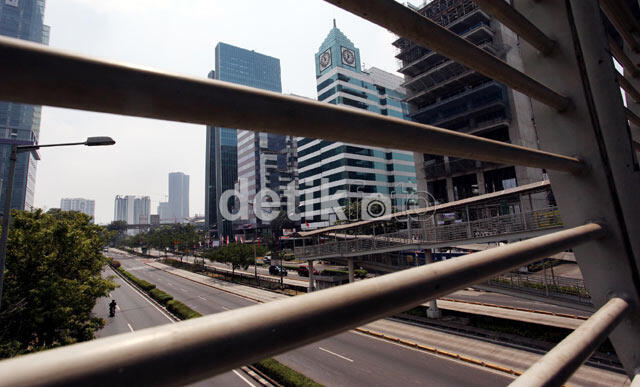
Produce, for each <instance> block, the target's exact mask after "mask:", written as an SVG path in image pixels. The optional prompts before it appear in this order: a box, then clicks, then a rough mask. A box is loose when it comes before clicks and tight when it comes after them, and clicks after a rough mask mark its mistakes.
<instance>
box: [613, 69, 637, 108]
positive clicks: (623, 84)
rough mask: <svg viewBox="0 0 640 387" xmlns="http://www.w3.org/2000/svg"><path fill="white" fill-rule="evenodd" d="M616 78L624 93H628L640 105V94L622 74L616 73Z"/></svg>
mask: <svg viewBox="0 0 640 387" xmlns="http://www.w3.org/2000/svg"><path fill="white" fill-rule="evenodd" d="M616 77H617V78H618V84H619V85H620V87H622V89H623V90H624V91H626V92H627V93H628V94H629V95H630V96H631V98H633V100H634V101H636V103H640V92H639V91H638V90H636V88H635V87H633V85H632V84H631V82H629V81H628V80H627V78H625V77H624V76H623V75H622V74H620V73H619V72H617V71H616Z"/></svg>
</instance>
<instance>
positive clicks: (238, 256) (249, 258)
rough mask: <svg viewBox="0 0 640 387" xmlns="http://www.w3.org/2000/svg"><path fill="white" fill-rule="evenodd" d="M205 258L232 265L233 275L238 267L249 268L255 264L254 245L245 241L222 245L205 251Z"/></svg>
mask: <svg viewBox="0 0 640 387" xmlns="http://www.w3.org/2000/svg"><path fill="white" fill-rule="evenodd" d="M204 256H205V258H207V259H209V260H210V261H216V262H220V263H226V264H230V265H231V276H232V277H233V275H234V274H235V271H236V269H238V268H241V267H242V268H244V269H247V268H248V267H249V265H253V264H255V260H254V259H253V246H252V245H250V244H244V243H232V244H230V245H226V246H221V247H218V248H215V249H213V250H209V251H207V252H206V253H204Z"/></svg>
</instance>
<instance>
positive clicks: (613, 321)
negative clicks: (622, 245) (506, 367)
mask: <svg viewBox="0 0 640 387" xmlns="http://www.w3.org/2000/svg"><path fill="white" fill-rule="evenodd" d="M629 309H630V305H629V303H628V302H627V301H626V300H624V299H622V298H619V297H614V298H611V299H610V300H609V301H608V302H607V303H606V304H605V305H603V306H602V308H600V309H599V310H598V311H597V312H596V313H594V314H593V315H592V316H591V317H590V318H589V319H588V320H587V321H585V322H584V323H583V324H582V325H580V326H579V327H578V328H577V329H576V330H575V331H573V332H572V333H571V334H570V335H569V336H567V337H566V338H565V339H564V340H562V341H561V342H560V343H558V345H556V346H555V347H554V348H553V349H552V350H551V351H549V352H548V353H547V354H546V355H544V356H543V357H542V358H541V359H540V360H538V361H537V362H536V363H535V364H534V365H532V366H531V367H530V368H529V369H528V370H527V371H525V372H524V373H523V374H522V375H521V376H520V377H519V378H518V379H516V380H515V381H514V382H513V383H511V384H510V386H512V387H518V386H560V385H562V384H563V383H564V382H566V381H567V379H569V377H570V376H571V375H572V374H573V373H574V372H575V371H576V370H577V369H578V367H580V365H581V364H582V363H584V361H585V360H587V359H588V358H589V356H590V355H591V353H593V351H594V350H595V349H596V348H597V347H598V345H600V344H601V343H602V342H603V341H604V340H605V339H606V338H607V336H609V333H611V331H613V329H614V328H615V327H616V326H617V325H618V324H619V323H620V321H622V319H623V318H624V316H625V315H626V314H627V313H628V312H629Z"/></svg>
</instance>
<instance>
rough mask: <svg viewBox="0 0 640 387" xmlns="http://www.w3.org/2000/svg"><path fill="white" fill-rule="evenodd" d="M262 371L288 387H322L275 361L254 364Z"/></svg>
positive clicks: (269, 360)
mask: <svg viewBox="0 0 640 387" xmlns="http://www.w3.org/2000/svg"><path fill="white" fill-rule="evenodd" d="M254 366H255V367H256V368H257V369H259V370H260V371H262V372H264V373H265V374H267V376H269V377H270V378H272V379H274V380H275V381H276V382H278V383H280V384H282V385H283V386H286V387H295V386H303V387H320V386H322V385H321V384H319V383H316V382H314V381H313V380H311V379H309V378H308V377H306V376H304V375H303V374H301V373H299V372H297V371H295V370H292V369H291V368H289V367H287V366H285V365H284V364H282V363H280V362H279V361H277V360H275V359H266V360H263V361H261V362H258V363H256V364H254Z"/></svg>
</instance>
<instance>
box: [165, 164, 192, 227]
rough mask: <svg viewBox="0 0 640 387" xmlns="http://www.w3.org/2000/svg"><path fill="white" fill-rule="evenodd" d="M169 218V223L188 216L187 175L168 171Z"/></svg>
mask: <svg viewBox="0 0 640 387" xmlns="http://www.w3.org/2000/svg"><path fill="white" fill-rule="evenodd" d="M168 203H169V210H170V211H171V212H170V215H169V218H170V219H173V222H171V223H182V222H183V221H184V220H185V219H186V218H188V217H189V175H185V174H184V173H182V172H171V173H169V202H168Z"/></svg>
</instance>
